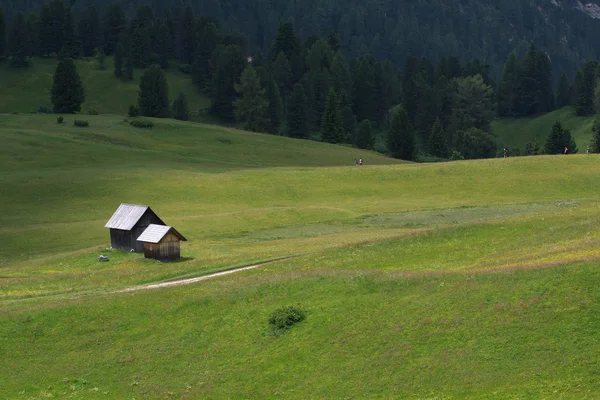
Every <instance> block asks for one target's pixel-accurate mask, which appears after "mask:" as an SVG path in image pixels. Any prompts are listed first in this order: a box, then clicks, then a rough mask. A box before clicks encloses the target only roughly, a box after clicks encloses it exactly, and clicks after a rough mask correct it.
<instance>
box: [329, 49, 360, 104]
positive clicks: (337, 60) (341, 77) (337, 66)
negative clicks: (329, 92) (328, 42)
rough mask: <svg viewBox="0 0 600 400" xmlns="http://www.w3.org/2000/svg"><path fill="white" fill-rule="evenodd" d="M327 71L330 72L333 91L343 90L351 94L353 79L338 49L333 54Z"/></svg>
mask: <svg viewBox="0 0 600 400" xmlns="http://www.w3.org/2000/svg"><path fill="white" fill-rule="evenodd" d="M329 71H330V73H331V85H332V87H333V89H334V90H335V92H336V93H342V91H344V92H346V94H348V95H350V94H352V91H353V89H354V80H353V78H352V72H350V65H348V61H347V60H346V57H345V56H344V53H342V52H341V51H338V52H337V53H336V54H335V56H334V57H333V61H332V62H331V67H330V68H329Z"/></svg>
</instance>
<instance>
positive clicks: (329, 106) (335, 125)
mask: <svg viewBox="0 0 600 400" xmlns="http://www.w3.org/2000/svg"><path fill="white" fill-rule="evenodd" d="M343 136H344V131H343V128H342V121H341V119H340V111H339V109H338V99H337V96H336V94H335V90H333V88H331V89H329V94H328V95H327V103H326V104H325V110H324V111H323V118H322V122H321V140H322V141H324V142H327V143H341V142H342V139H343Z"/></svg>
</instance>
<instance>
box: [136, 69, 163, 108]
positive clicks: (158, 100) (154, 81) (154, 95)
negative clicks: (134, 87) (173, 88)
mask: <svg viewBox="0 0 600 400" xmlns="http://www.w3.org/2000/svg"><path fill="white" fill-rule="evenodd" d="M138 106H139V108H140V113H141V115H144V116H146V117H156V118H168V117H169V86H168V83H167V77H166V76H165V73H164V72H163V70H162V69H161V68H160V66H159V65H156V64H155V65H153V66H151V67H150V68H148V69H147V70H146V71H145V72H144V74H143V75H142V78H141V80H140V91H139V95H138Z"/></svg>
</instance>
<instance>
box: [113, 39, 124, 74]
mask: <svg viewBox="0 0 600 400" xmlns="http://www.w3.org/2000/svg"><path fill="white" fill-rule="evenodd" d="M124 58H125V49H124V48H123V44H122V43H119V44H117V48H116V50H115V76H116V77H117V78H122V77H123V63H124Z"/></svg>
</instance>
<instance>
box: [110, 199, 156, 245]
mask: <svg viewBox="0 0 600 400" xmlns="http://www.w3.org/2000/svg"><path fill="white" fill-rule="evenodd" d="M151 224H156V225H165V223H164V222H163V221H162V220H161V219H160V218H159V217H158V215H156V214H155V213H154V211H152V209H150V207H148V206H139V205H136V204H125V203H123V204H121V205H120V206H119V208H118V209H117V211H115V213H114V214H113V216H112V217H111V218H110V219H109V220H108V222H107V223H106V225H104V227H105V228H109V229H110V245H111V246H112V248H113V249H120V250H126V251H130V250H133V251H136V252H141V251H142V250H144V245H143V243H141V242H138V241H137V238H138V237H139V236H140V235H141V234H142V233H143V232H144V231H145V230H146V228H148V226H150V225H151Z"/></svg>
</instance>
